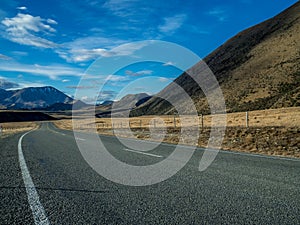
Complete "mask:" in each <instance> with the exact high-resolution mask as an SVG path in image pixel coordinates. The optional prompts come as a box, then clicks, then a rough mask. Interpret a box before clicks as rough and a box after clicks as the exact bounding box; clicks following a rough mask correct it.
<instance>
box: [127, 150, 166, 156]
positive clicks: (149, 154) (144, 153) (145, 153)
mask: <svg viewBox="0 0 300 225" xmlns="http://www.w3.org/2000/svg"><path fill="white" fill-rule="evenodd" d="M124 150H125V151H128V152H134V153H138V154H143V155H148V156H153V157H156V158H162V157H163V156H161V155H155V154H151V153H147V152H140V151H136V150H132V149H128V148H124Z"/></svg>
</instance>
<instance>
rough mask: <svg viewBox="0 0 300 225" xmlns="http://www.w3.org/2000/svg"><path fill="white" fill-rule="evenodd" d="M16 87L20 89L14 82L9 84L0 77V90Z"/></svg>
mask: <svg viewBox="0 0 300 225" xmlns="http://www.w3.org/2000/svg"><path fill="white" fill-rule="evenodd" d="M18 87H20V85H19V84H17V83H15V82H11V81H9V80H7V79H6V78H4V77H0V88H1V89H11V88H18Z"/></svg>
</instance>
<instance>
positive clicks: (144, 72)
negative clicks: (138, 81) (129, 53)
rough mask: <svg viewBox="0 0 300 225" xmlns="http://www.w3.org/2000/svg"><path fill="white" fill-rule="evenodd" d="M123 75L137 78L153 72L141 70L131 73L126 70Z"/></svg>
mask: <svg viewBox="0 0 300 225" xmlns="http://www.w3.org/2000/svg"><path fill="white" fill-rule="evenodd" d="M125 73H126V74H127V75H129V76H133V77H139V76H144V75H151V74H152V73H153V71H152V70H141V71H137V72H133V71H131V70H126V71H125Z"/></svg>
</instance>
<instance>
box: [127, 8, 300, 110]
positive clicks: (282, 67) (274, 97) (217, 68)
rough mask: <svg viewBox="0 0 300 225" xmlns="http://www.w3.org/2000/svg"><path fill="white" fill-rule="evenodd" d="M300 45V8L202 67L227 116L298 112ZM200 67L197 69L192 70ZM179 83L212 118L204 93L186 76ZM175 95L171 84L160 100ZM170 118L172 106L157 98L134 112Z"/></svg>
mask: <svg viewBox="0 0 300 225" xmlns="http://www.w3.org/2000/svg"><path fill="white" fill-rule="evenodd" d="M299 40H300V2H297V3H296V4H294V5H293V6H291V7H290V8H288V9H287V10H285V11H284V12H282V13H280V14H279V15H277V16H275V17H273V18H271V19H269V20H267V21H265V22H263V23H261V24H258V25H256V26H254V27H251V28H249V29H246V30H244V31H242V32H240V33H238V34H237V35H236V36H235V37H233V38H231V39H230V40H228V41H227V42H226V43H225V44H223V45H222V46H220V47H219V48H218V49H217V50H215V51H214V52H212V53H211V54H210V55H208V56H207V57H206V58H205V59H204V61H205V62H206V63H207V64H208V66H209V67H210V69H211V70H212V71H213V72H214V74H215V76H216V77H217V79H218V81H219V83H220V86H221V89H222V91H223V94H224V97H225V100H226V106H227V111H229V112H235V111H246V110H259V109H268V108H280V107H292V106H300V85H299V84H300V42H299ZM199 66H200V64H196V65H195V66H194V67H193V68H191V70H197V69H198V67H199ZM175 82H176V83H177V84H179V85H180V86H181V87H183V88H184V90H185V91H186V92H187V93H188V94H189V95H190V96H192V98H193V100H194V102H195V105H196V107H197V110H198V111H199V112H200V113H208V112H209V110H208V106H207V103H206V98H205V96H204V95H203V93H202V91H201V89H200V88H199V87H198V85H197V84H196V83H195V82H194V81H193V80H192V79H191V78H190V77H189V76H188V75H187V74H186V73H184V74H182V75H181V76H180V77H178V78H177V79H176V80H175ZM167 92H168V94H167ZM177 92H178V91H176V90H175V89H174V86H173V85H172V84H171V85H169V86H168V87H166V88H165V89H164V90H162V91H161V92H160V95H163V96H172V95H175V96H172V97H173V98H174V97H176V93H177ZM177 97H178V96H177ZM182 104H184V102H182ZM166 113H173V108H172V106H171V105H170V104H167V103H166V102H165V101H163V100H161V99H159V98H155V97H153V98H152V99H150V100H149V101H147V102H146V103H144V104H143V105H141V106H140V107H138V108H137V109H136V110H135V111H133V112H132V114H133V115H141V114H166Z"/></svg>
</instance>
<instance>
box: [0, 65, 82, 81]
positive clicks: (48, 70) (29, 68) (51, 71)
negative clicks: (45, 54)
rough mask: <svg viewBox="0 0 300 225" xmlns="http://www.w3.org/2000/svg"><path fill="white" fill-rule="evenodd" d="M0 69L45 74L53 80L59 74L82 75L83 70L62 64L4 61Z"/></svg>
mask: <svg viewBox="0 0 300 225" xmlns="http://www.w3.org/2000/svg"><path fill="white" fill-rule="evenodd" d="M0 70H2V71H9V72H19V73H30V74H34V75H39V76H46V77H49V78H50V79H53V80H55V79H57V78H58V77H59V76H82V75H83V71H82V70H80V69H77V68H72V67H67V66H62V65H51V66H41V65H38V64H35V65H28V64H19V63H5V64H4V63H1V64H0Z"/></svg>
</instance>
